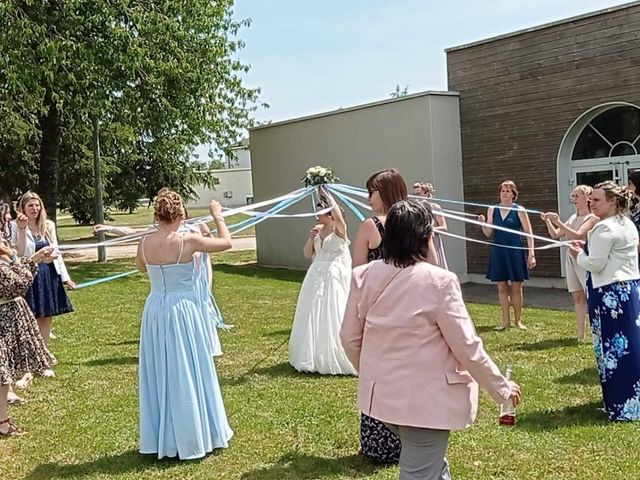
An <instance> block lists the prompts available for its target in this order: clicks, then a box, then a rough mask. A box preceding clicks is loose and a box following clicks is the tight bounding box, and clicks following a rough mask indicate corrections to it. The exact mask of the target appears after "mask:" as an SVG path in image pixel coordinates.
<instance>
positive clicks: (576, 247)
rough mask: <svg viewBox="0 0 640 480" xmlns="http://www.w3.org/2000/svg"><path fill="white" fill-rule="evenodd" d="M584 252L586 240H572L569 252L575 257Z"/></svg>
mask: <svg viewBox="0 0 640 480" xmlns="http://www.w3.org/2000/svg"><path fill="white" fill-rule="evenodd" d="M582 252H584V242H583V241H582V240H574V241H573V242H571V245H570V246H569V254H570V255H571V256H572V257H573V258H578V255H580V254H581V253H582Z"/></svg>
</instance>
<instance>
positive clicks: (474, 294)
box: [462, 282, 573, 311]
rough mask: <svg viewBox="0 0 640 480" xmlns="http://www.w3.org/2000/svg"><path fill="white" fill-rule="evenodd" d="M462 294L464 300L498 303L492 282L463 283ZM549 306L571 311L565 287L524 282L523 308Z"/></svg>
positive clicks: (570, 302) (571, 304)
mask: <svg viewBox="0 0 640 480" xmlns="http://www.w3.org/2000/svg"><path fill="white" fill-rule="evenodd" d="M462 296H463V297H464V299H465V301H466V302H474V303H488V304H491V305H499V304H500V302H499V301H498V289H497V287H496V286H495V285H494V284H484V283H483V284H480V283H465V284H464V285H462ZM527 307H535V308H549V309H552V310H569V311H573V301H572V300H571V295H570V294H569V292H567V291H566V290H565V289H560V288H541V287H528V286H527V282H525V283H524V308H527Z"/></svg>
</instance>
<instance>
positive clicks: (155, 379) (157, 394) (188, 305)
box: [139, 243, 233, 460]
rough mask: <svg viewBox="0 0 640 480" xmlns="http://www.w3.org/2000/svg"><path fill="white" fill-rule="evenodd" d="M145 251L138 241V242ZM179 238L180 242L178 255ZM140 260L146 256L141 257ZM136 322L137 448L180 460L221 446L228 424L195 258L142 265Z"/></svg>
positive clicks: (228, 432) (228, 434) (227, 434)
mask: <svg viewBox="0 0 640 480" xmlns="http://www.w3.org/2000/svg"><path fill="white" fill-rule="evenodd" d="M142 251H143V257H144V243H143V248H142ZM181 254H182V244H181V247H180V255H178V259H180V257H181ZM145 263H146V260H145ZM147 271H148V274H149V280H150V282H151V292H150V293H149V297H148V298H147V301H146V303H145V306H144V311H143V313H142V324H141V328H140V360H139V367H140V386H139V394H140V453H145V454H156V455H157V456H158V458H159V459H160V458H163V457H175V456H178V457H179V458H180V459H181V460H191V459H196V458H201V457H203V456H204V455H206V454H207V453H208V452H211V451H212V450H214V449H216V448H226V447H227V446H228V442H229V439H230V438H231V437H232V435H233V431H232V430H231V428H230V427H229V423H228V421H227V416H226V413H225V409H224V404H223V401H222V394H221V391H220V385H219V383H218V377H217V374H216V368H215V365H214V363H213V359H212V345H211V321H210V320H209V319H208V318H206V317H205V316H204V315H203V309H202V301H201V299H200V298H199V297H198V290H199V289H198V288H197V283H198V282H197V278H198V277H197V270H196V265H195V262H194V261H193V259H192V261H190V262H188V263H175V264H169V265H149V264H147Z"/></svg>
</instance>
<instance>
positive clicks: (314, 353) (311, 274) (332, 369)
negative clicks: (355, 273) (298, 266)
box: [289, 233, 356, 375]
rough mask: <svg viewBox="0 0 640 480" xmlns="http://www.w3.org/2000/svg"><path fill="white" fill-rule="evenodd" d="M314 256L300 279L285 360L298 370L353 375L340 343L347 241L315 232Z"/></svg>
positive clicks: (348, 261) (347, 281)
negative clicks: (305, 273) (318, 234)
mask: <svg viewBox="0 0 640 480" xmlns="http://www.w3.org/2000/svg"><path fill="white" fill-rule="evenodd" d="M314 249H315V257H314V259H313V263H311V266H310V267H309V270H308V271H307V275H306V276H305V277H304V281H303V282H302V288H301V289H300V294H299V295H298V304H297V306H296V316H295V319H294V321H293V327H292V328H291V338H290V339H289V363H290V364H291V365H292V366H293V367H294V368H295V369H296V370H298V371H300V372H317V373H321V374H330V375H356V371H355V369H354V368H353V365H351V362H349V359H348V358H347V355H346V354H345V353H344V349H343V348H342V345H341V343H340V327H341V325H342V317H343V315H344V309H345V307H346V304H347V296H348V295H349V286H350V284H351V254H350V253H349V241H348V240H345V239H343V238H340V237H339V236H338V235H336V234H335V233H330V234H329V235H327V237H326V238H325V239H324V241H322V240H321V239H320V236H317V237H316V239H315V243H314Z"/></svg>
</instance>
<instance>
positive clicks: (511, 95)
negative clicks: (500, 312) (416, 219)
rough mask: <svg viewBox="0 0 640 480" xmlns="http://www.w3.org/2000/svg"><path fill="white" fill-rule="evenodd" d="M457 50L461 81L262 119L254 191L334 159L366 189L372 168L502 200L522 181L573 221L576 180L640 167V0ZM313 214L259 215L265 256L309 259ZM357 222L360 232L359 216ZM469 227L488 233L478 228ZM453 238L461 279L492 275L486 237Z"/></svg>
mask: <svg viewBox="0 0 640 480" xmlns="http://www.w3.org/2000/svg"><path fill="white" fill-rule="evenodd" d="M446 54H447V70H448V84H449V89H450V90H451V91H450V92H440V93H434V92H423V93H419V94H414V95H408V96H406V97H400V98H398V99H393V100H386V101H382V102H376V103H372V104H368V105H361V106H357V107H353V108H345V109H341V110H337V111H334V112H327V113H322V114H318V115H313V116H310V117H305V118H300V119H293V120H289V121H285V122H278V123H273V124H269V125H265V126H260V127H257V128H254V129H252V130H251V132H250V137H251V147H252V153H253V163H254V167H253V168H254V172H255V176H254V189H255V192H256V201H258V200H264V199H265V198H269V197H273V196H275V195H278V194H281V193H283V192H285V191H288V190H292V189H293V188H295V187H296V186H298V185H299V183H298V179H299V178H300V177H301V176H302V175H303V174H304V171H305V170H306V168H308V167H310V166H313V165H324V166H330V167H333V168H334V169H335V171H336V173H337V174H338V175H339V176H341V177H342V180H343V181H344V182H345V183H350V184H352V185H358V186H363V183H364V181H365V180H366V178H367V177H368V176H369V174H370V173H372V172H374V171H375V170H378V169H380V168H384V167H398V168H399V169H400V170H401V171H402V172H403V174H404V176H405V179H406V181H407V183H409V184H411V183H412V182H414V181H416V180H430V181H433V182H434V183H435V184H436V187H437V192H436V195H437V196H441V197H443V198H449V199H454V200H459V199H465V200H466V201H467V202H476V203H482V204H496V203H497V202H498V185H499V184H500V182H501V181H503V180H505V179H512V180H514V181H515V182H516V183H517V184H518V187H519V190H520V199H519V201H521V202H522V204H523V205H524V206H525V207H527V208H529V209H534V210H539V211H557V212H559V213H560V216H561V217H562V218H567V217H568V216H569V215H570V214H571V213H572V206H571V204H570V202H569V194H570V192H571V189H572V187H573V186H574V185H578V184H589V185H594V184H595V183H597V182H600V181H603V180H614V181H616V182H618V183H620V184H626V183H627V178H628V175H629V173H630V172H631V171H633V170H636V169H640V2H639V1H636V2H631V3H627V4H624V5H620V6H616V7H612V8H608V9H605V10H600V11H597V12H593V13H588V14H585V15H580V16H577V17H573V18H569V19H565V20H560V21H557V22H553V23H549V24H546V25H541V26H538V27H533V28H529V29H526V30H522V31H518V32H514V33H509V34H506V35H501V36H499V37H495V38H490V39H487V40H482V41H479V42H475V43H471V44H467V45H462V46H459V47H453V48H449V49H447V51H446ZM460 145H461V153H460ZM305 209H306V210H308V209H309V206H305ZM467 211H469V212H473V213H484V211H485V209H484V208H479V207H468V208H467ZM531 220H532V225H533V229H534V233H536V234H540V235H544V236H547V231H546V228H545V227H544V225H543V223H542V222H541V221H540V219H539V218H537V216H536V215H531ZM309 223H311V222H307V224H305V222H301V221H295V222H294V221H288V220H274V221H273V222H265V223H264V224H262V225H260V226H258V228H257V235H258V238H257V240H258V241H257V245H258V260H259V262H260V263H263V264H265V265H281V266H291V267H303V266H304V265H306V262H305V261H304V259H303V258H302V254H301V249H302V245H303V243H304V239H305V238H306V232H307V230H308V228H307V227H308V226H309ZM449 224H450V226H453V228H454V229H455V228H460V226H459V223H458V222H449ZM456 224H457V225H458V226H456ZM349 225H350V235H351V238H352V239H353V238H354V236H355V231H356V228H357V226H358V225H357V222H356V221H354V220H353V217H352V220H351V222H350V224H349ZM462 231H464V229H462ZM466 231H467V235H468V236H472V237H476V238H479V239H484V238H483V236H482V234H481V232H480V229H479V228H478V227H474V226H470V227H468V228H467V229H466ZM447 249H448V252H451V253H452V254H453V255H450V256H453V257H454V260H455V262H454V264H453V265H452V267H453V268H452V269H453V270H454V271H455V272H457V273H458V274H460V276H461V279H462V280H463V281H464V280H465V279H470V280H473V281H484V273H485V270H486V265H487V261H488V253H489V249H488V247H487V246H486V245H481V244H476V243H467V244H464V243H463V242H460V241H449V242H448V245H447ZM563 255H564V253H563V252H561V251H560V249H557V248H554V249H550V250H543V251H540V252H538V254H537V259H538V266H537V267H536V269H535V270H533V271H532V272H531V274H532V276H533V277H535V278H533V279H532V280H531V282H532V283H534V284H535V283H537V284H540V285H547V286H548V285H557V286H564V281H562V279H561V277H562V276H564V271H563V268H564V261H563V258H564V257H563ZM450 265H451V263H450Z"/></svg>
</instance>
